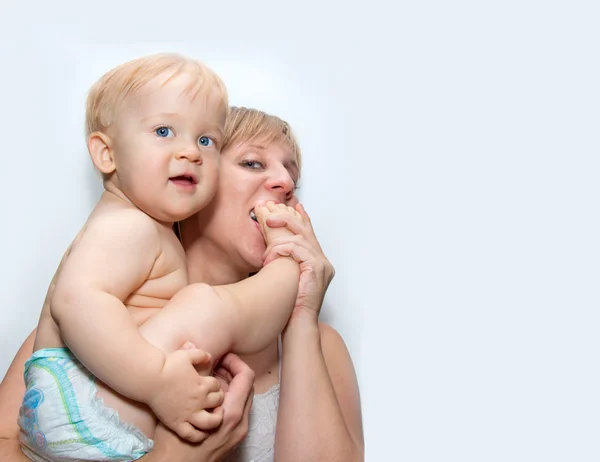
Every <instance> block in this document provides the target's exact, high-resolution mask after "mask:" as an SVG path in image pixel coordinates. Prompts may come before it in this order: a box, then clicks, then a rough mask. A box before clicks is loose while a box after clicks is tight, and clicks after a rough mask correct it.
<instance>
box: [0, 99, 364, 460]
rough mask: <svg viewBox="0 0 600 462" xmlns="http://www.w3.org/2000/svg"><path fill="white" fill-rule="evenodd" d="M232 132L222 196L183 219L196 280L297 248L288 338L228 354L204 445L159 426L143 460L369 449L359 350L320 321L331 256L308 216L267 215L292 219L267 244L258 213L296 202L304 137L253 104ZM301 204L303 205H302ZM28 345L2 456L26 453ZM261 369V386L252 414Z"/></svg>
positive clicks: (10, 393) (9, 379) (242, 270)
mask: <svg viewBox="0 0 600 462" xmlns="http://www.w3.org/2000/svg"><path fill="white" fill-rule="evenodd" d="M225 138H226V142H225V145H224V147H223V150H222V153H221V164H220V177H219V188H218V191H217V194H216V196H215V198H214V199H213V201H212V202H211V204H210V205H209V206H208V207H206V208H205V209H203V210H201V211H200V212H199V213H198V214H196V215H195V216H193V217H191V218H189V219H187V220H185V221H184V222H182V223H181V226H180V234H181V239H182V242H183V246H184V248H185V250H186V255H187V258H188V270H189V275H190V282H205V283H208V284H211V285H220V284H229V283H233V282H237V281H239V280H241V279H244V278H246V277H248V275H249V274H251V273H253V272H256V271H258V270H259V269H260V268H261V267H262V265H263V263H264V262H268V261H269V260H270V259H272V258H274V257H275V256H276V255H290V256H292V257H293V258H294V259H296V260H297V261H298V262H299V263H300V269H301V274H300V282H299V291H298V298H297V301H296V305H295V307H294V311H293V313H292V316H291V317H290V320H289V322H288V324H287V326H286V329H285V330H284V332H283V334H282V336H281V347H282V348H279V345H278V342H274V343H273V344H272V345H271V346H270V347H268V348H266V349H265V350H264V351H262V352H261V353H258V354H256V355H253V356H251V357H244V358H242V359H243V361H244V362H245V363H247V365H248V366H249V367H250V368H251V369H252V371H253V373H252V372H251V371H249V370H248V369H247V368H245V365H244V364H243V362H242V361H241V360H240V359H239V358H237V357H235V356H234V355H229V356H227V357H226V360H225V362H224V364H223V369H222V370H221V371H220V372H221V373H222V374H223V375H225V377H226V378H227V380H228V381H230V383H229V384H227V383H225V382H223V383H222V386H223V387H224V389H226V401H225V403H224V407H225V417H224V423H223V425H222V426H221V427H220V428H219V430H218V431H216V432H215V433H213V434H211V435H210V436H209V437H208V438H207V439H206V440H205V441H204V442H203V443H201V444H200V445H189V444H186V443H184V442H182V441H181V440H179V439H178V438H177V437H176V436H174V435H173V434H171V433H170V432H169V431H168V430H166V429H160V431H157V434H156V437H155V439H156V445H155V449H154V450H153V451H152V452H151V453H150V454H148V455H147V456H145V457H144V458H142V459H140V460H144V461H148V462H151V461H153V460H156V461H159V460H169V461H175V462H185V461H188V460H189V461H196V462H199V461H217V460H226V461H228V462H231V461H250V460H254V461H255V462H258V461H272V460H274V459H275V460H279V461H286V462H287V461H295V460H302V461H306V460H310V461H319V460H327V461H337V460H339V461H344V462H351V461H354V460H359V461H360V460H363V459H364V443H363V436H362V420H361V413H360V400H359V394H358V385H357V382H356V375H355V372H354V368H353V365H352V360H351V359H350V356H349V354H348V351H347V349H346V346H345V344H344V342H343V340H342V339H341V337H340V336H339V334H337V332H335V331H334V330H333V329H332V328H331V327H329V326H327V325H325V324H323V323H319V322H318V315H319V311H320V309H321V304H322V301H323V297H324V295H325V291H326V290H327V287H328V285H329V283H330V281H331V279H332V278H333V275H334V270H333V267H332V266H331V264H330V263H329V262H328V260H327V258H326V257H325V255H324V254H323V251H322V250H321V247H320V246H319V243H318V241H317V239H316V237H315V235H314V232H313V229H312V227H311V226H310V221H309V220H307V223H308V224H307V225H306V226H304V227H302V228H300V227H298V226H296V225H294V224H292V223H289V224H288V223H286V222H283V221H278V222H269V224H270V225H271V226H287V227H288V228H289V229H290V230H291V231H292V232H293V233H294V234H295V235H294V236H292V237H290V238H285V239H281V240H279V241H277V242H276V243H274V245H272V246H271V247H270V248H268V249H265V244H264V240H263V238H262V235H261V233H260V231H259V230H258V229H257V227H256V224H255V222H254V221H253V220H252V218H251V217H250V211H251V209H252V208H253V207H254V204H255V203H256V202H257V201H258V200H275V201H277V202H282V203H286V204H288V205H297V199H296V197H295V196H294V190H295V186H296V183H297V181H298V178H299V175H300V152H299V149H298V147H297V144H296V141H295V139H294V137H293V135H292V133H291V131H290V128H289V126H288V125H287V123H285V122H284V121H282V120H280V119H278V118H277V117H274V116H269V115H267V114H265V113H263V112H260V111H256V110H252V109H246V108H233V109H232V111H231V114H230V117H229V118H228V120H227V125H226V133H225ZM297 208H298V210H299V211H300V212H301V213H302V214H303V215H305V216H306V212H305V211H304V209H303V208H302V206H301V205H297ZM306 217H307V216H306ZM307 218H308V217H307ZM207 262H209V263H208V264H207ZM31 348H32V339H31V336H30V339H28V340H27V341H26V342H25V344H24V345H23V347H22V348H21V350H20V351H19V353H18V354H17V358H16V360H15V362H14V363H13V365H12V366H11V368H10V369H9V371H8V373H7V375H6V377H5V379H4V382H3V383H2V385H1V388H0V407H2V408H6V405H7V404H8V405H10V409H11V412H8V413H3V416H4V415H6V416H8V417H5V420H6V422H0V438H5V440H4V441H1V440H0V457H1V456H3V455H4V456H5V457H7V458H6V460H19V459H18V457H19V456H20V451H19V449H18V442H16V440H15V438H16V437H17V435H18V429H17V426H16V412H17V410H18V406H19V403H20V402H21V399H22V396H23V393H24V389H23V388H24V385H23V383H22V382H23V381H22V370H23V366H22V364H23V362H24V361H25V360H26V359H27V357H28V356H29V355H30V354H31ZM280 365H281V367H280ZM253 374H254V375H255V380H254V390H255V395H254V399H253V405H252V409H250V414H251V415H250V417H248V408H249V404H250V395H251V391H250V386H249V384H251V383H252V375H253ZM228 387H229V388H228ZM15 403H16V404H15ZM13 416H14V418H13ZM246 427H247V429H248V436H247V438H246V439H245V440H244V441H243V442H242V444H241V445H240V446H239V447H237V448H235V449H234V450H233V451H231V452H230V450H231V448H232V447H233V446H234V445H235V444H236V443H237V442H238V441H240V440H241V439H243V437H244V435H245V433H246ZM228 452H229V454H227V453H228ZM226 454H227V455H226ZM224 457H225V458H224ZM0 460H4V459H0ZM23 460H26V459H23Z"/></svg>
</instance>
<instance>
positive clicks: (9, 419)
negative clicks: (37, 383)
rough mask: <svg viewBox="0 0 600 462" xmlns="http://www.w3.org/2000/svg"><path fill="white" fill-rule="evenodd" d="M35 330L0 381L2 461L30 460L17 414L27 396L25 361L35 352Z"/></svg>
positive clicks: (0, 459) (0, 449)
mask: <svg viewBox="0 0 600 462" xmlns="http://www.w3.org/2000/svg"><path fill="white" fill-rule="evenodd" d="M34 341H35V330H34V331H33V332H32V333H31V334H30V335H29V337H27V339H26V340H25V342H23V345H22V346H21V348H20V349H19V351H18V352H17V355H16V356H15V359H13V362H12V364H11V365H10V367H9V368H8V371H7V372H6V375H5V376H4V379H3V380H2V383H0V408H1V409H2V412H0V461H2V462H5V461H6V462H8V461H11V462H13V461H14V462H18V461H28V460H29V459H28V458H27V457H25V456H24V455H23V453H22V452H21V448H20V446H19V426H18V425H17V416H18V415H19V408H20V407H21V402H22V401H23V396H25V381H24V380H23V372H24V370H25V361H27V359H29V357H30V356H31V354H32V352H33V342H34Z"/></svg>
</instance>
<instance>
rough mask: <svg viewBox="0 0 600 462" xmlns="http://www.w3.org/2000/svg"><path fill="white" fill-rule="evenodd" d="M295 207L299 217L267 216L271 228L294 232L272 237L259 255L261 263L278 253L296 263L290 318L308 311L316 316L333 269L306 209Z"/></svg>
mask: <svg viewBox="0 0 600 462" xmlns="http://www.w3.org/2000/svg"><path fill="white" fill-rule="evenodd" d="M295 208H296V211H298V213H300V215H301V216H302V219H296V218H294V217H292V216H287V215H282V216H277V215H274V216H271V217H269V218H268V219H267V225H268V226H270V227H271V228H281V227H286V228H287V229H289V230H290V231H291V232H292V233H294V234H295V236H290V237H285V238H279V239H275V240H274V241H273V242H272V243H271V245H269V247H268V248H267V250H266V251H265V253H264V255H263V262H264V263H263V264H264V265H266V264H268V263H269V262H271V261H273V260H274V259H276V258H277V257H279V256H289V257H292V258H293V259H294V260H296V261H297V262H298V263H299V265H300V281H299V286H298V296H297V298H296V304H295V306H294V311H293V312H292V318H294V317H297V316H303V315H309V316H310V317H314V318H315V320H316V319H317V318H318V315H319V312H320V311H321V305H322V303H323V298H324V297H325V291H326V290H327V288H328V287H329V283H330V282H331V280H332V279H333V277H334V276H335V269H334V268H333V265H332V264H331V262H330V261H329V260H327V257H326V256H325V254H324V253H323V249H321V246H320V245H319V241H318V240H317V237H316V236H315V232H314V230H313V227H312V223H311V221H310V217H309V216H308V214H307V213H306V210H304V207H303V206H302V204H296V207H295Z"/></svg>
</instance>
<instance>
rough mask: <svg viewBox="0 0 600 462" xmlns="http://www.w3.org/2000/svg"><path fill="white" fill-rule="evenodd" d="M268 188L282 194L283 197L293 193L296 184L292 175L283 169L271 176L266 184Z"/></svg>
mask: <svg viewBox="0 0 600 462" xmlns="http://www.w3.org/2000/svg"><path fill="white" fill-rule="evenodd" d="M266 186H267V187H268V188H269V189H270V190H273V191H277V192H281V193H282V194H283V195H288V194H290V193H292V192H293V191H294V189H295V187H296V183H294V180H293V179H292V177H291V176H290V173H289V172H288V171H287V170H286V169H285V168H283V167H282V168H281V169H279V170H277V171H276V172H273V174H272V175H271V176H270V178H269V179H268V180H267V182H266Z"/></svg>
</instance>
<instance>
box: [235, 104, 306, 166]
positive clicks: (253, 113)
mask: <svg viewBox="0 0 600 462" xmlns="http://www.w3.org/2000/svg"><path fill="white" fill-rule="evenodd" d="M254 140H261V141H263V140H264V141H265V142H266V143H272V142H274V141H277V142H283V143H285V144H287V145H288V146H289V147H290V148H291V149H292V152H293V154H294V159H295V160H296V163H297V164H298V173H300V170H301V167H302V155H301V152H300V147H299V146H298V142H297V141H296V137H295V136H294V134H293V133H292V129H291V127H290V125H289V124H288V123H287V122H286V121H285V120H282V119H280V118H279V117H277V116H274V115H270V114H267V113H266V112H263V111H259V110H258V109H249V108H245V107H235V106H232V107H230V108H229V115H228V116H227V121H226V122H225V140H224V142H223V151H224V150H225V149H227V148H228V147H229V146H233V145H237V144H240V143H248V142H251V141H254Z"/></svg>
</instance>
